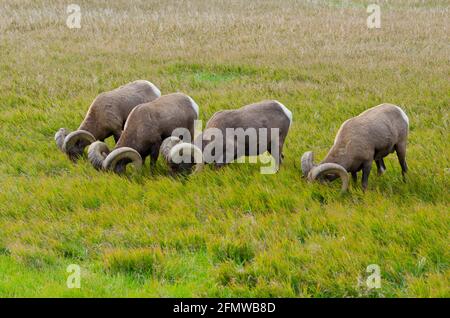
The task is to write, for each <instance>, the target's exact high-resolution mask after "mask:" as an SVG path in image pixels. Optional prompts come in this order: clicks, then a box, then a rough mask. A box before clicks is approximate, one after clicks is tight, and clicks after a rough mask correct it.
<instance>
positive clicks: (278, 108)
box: [164, 101, 292, 173]
mask: <svg viewBox="0 0 450 318" xmlns="http://www.w3.org/2000/svg"><path fill="white" fill-rule="evenodd" d="M291 122H292V113H291V111H289V109H287V108H286V107H285V106H284V105H283V104H281V103H280V102H278V101H263V102H259V103H256V104H251V105H247V106H244V107H242V108H239V109H236V110H223V111H219V112H217V113H215V114H214V115H213V116H212V117H211V119H210V120H209V121H208V122H207V124H206V128H205V131H204V132H203V134H202V135H201V136H199V137H197V140H196V141H195V142H194V144H189V143H181V144H177V145H176V146H174V147H173V148H171V150H170V152H168V151H166V150H164V151H165V152H166V155H164V157H165V158H166V161H168V163H169V167H171V168H172V170H176V169H175V168H174V167H177V164H175V163H174V162H173V160H172V158H173V157H174V155H175V154H176V155H177V156H178V157H188V158H189V156H194V157H195V156H196V158H198V154H199V153H201V150H200V148H202V149H203V156H202V157H203V158H200V160H195V162H192V161H191V165H190V166H189V164H188V163H186V162H184V161H183V166H182V167H181V170H186V169H189V168H190V167H191V166H193V165H194V164H196V168H195V171H196V172H199V171H201V170H202V169H203V166H204V164H205V163H214V164H215V166H216V167H221V166H223V165H225V164H227V163H229V162H231V161H233V160H236V159H238V158H240V157H242V156H256V155H260V154H262V153H264V152H265V151H268V152H269V153H270V154H271V155H272V157H274V159H275V161H276V168H277V169H278V166H279V163H280V162H281V159H282V158H283V154H282V150H283V144H284V141H285V139H286V136H287V134H288V131H289V127H290V125H291ZM199 138H200V139H201V140H199ZM167 142H168V144H170V143H172V142H174V141H171V142H169V141H167ZM273 143H275V144H276V146H273ZM272 147H276V149H272ZM168 148H169V147H168ZM178 168H180V167H178ZM271 173H272V172H271Z"/></svg>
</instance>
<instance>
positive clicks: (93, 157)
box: [88, 141, 142, 174]
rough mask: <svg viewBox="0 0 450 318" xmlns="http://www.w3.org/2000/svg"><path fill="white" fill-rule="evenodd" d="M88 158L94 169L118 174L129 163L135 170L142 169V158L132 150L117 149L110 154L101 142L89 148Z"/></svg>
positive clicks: (126, 148) (125, 148) (127, 148)
mask: <svg viewBox="0 0 450 318" xmlns="http://www.w3.org/2000/svg"><path fill="white" fill-rule="evenodd" d="M88 158H89V161H90V162H91V163H92V165H93V166H94V167H95V168H96V169H103V170H111V171H114V172H115V173H119V174H120V173H123V172H125V169H126V166H127V165H128V164H129V163H131V164H133V165H134V167H135V168H136V169H137V170H140V169H141V167H142V157H141V155H140V154H139V153H138V152H137V151H136V150H134V149H133V148H129V147H119V148H117V149H114V150H113V151H111V152H110V151H109V148H108V146H107V145H106V144H105V143H104V142H101V141H96V142H94V143H93V144H91V145H90V146H89V150H88Z"/></svg>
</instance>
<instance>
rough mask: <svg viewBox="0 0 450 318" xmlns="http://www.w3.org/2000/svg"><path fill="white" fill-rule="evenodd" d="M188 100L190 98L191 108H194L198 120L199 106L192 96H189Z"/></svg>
mask: <svg viewBox="0 0 450 318" xmlns="http://www.w3.org/2000/svg"><path fill="white" fill-rule="evenodd" d="M186 96H187V95H186ZM188 98H189V100H190V101H191V107H192V109H193V110H194V111H195V113H196V114H197V118H198V116H199V108H198V105H197V103H196V102H195V101H194V100H193V99H192V97H191V96H188Z"/></svg>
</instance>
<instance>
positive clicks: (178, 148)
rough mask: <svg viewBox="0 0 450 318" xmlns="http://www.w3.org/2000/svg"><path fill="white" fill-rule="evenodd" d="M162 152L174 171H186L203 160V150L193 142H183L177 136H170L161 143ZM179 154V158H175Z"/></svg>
mask: <svg viewBox="0 0 450 318" xmlns="http://www.w3.org/2000/svg"><path fill="white" fill-rule="evenodd" d="M160 153H161V155H162V156H163V158H164V160H165V161H166V163H167V165H168V166H169V169H170V171H171V172H172V173H174V174H175V173H179V172H181V173H186V172H190V171H191V170H192V167H193V165H194V164H195V163H198V162H201V161H202V151H201V150H200V148H198V147H196V146H195V145H192V144H191V143H187V142H183V141H182V140H181V139H180V138H178V137H177V136H170V137H168V138H166V139H164V141H163V142H162V144H161V148H160ZM176 156H177V159H176V158H175V157H176Z"/></svg>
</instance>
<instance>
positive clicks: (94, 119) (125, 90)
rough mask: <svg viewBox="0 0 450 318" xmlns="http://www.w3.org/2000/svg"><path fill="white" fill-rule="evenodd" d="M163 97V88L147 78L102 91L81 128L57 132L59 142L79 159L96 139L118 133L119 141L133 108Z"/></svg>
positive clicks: (68, 153)
mask: <svg viewBox="0 0 450 318" xmlns="http://www.w3.org/2000/svg"><path fill="white" fill-rule="evenodd" d="M159 96H161V92H160V90H159V89H158V88H157V87H156V86H155V85H153V84H152V83H150V82H149V81H145V80H137V81H134V82H131V83H128V84H126V85H123V86H120V87H119V88H116V89H114V90H112V91H109V92H104V93H101V94H100V95H98V96H97V98H95V100H94V101H93V103H92V104H91V106H90V107H89V110H88V112H87V114H86V117H85V118H84V120H83V122H82V123H81V125H80V127H79V128H78V130H76V131H73V132H71V133H69V131H68V130H67V129H66V128H60V129H59V130H58V132H57V133H56V134H55V141H56V145H57V146H58V148H59V149H61V150H62V151H63V152H65V153H66V154H67V155H68V156H69V158H70V159H72V160H74V161H75V160H76V159H77V158H78V157H80V156H81V154H82V153H83V150H84V148H85V147H86V146H87V145H89V144H91V143H92V142H94V141H95V140H101V141H103V140H105V139H106V138H108V137H110V136H114V140H115V141H116V142H117V141H118V140H119V138H120V135H121V133H122V129H123V126H124V124H125V121H126V120H127V118H128V115H129V114H130V112H131V111H132V110H133V108H134V107H136V106H137V105H139V104H142V103H147V102H150V101H152V100H154V99H156V98H158V97H159Z"/></svg>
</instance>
